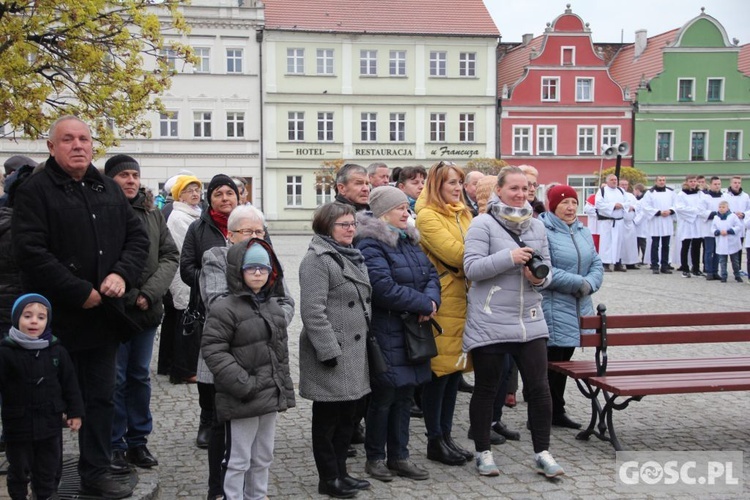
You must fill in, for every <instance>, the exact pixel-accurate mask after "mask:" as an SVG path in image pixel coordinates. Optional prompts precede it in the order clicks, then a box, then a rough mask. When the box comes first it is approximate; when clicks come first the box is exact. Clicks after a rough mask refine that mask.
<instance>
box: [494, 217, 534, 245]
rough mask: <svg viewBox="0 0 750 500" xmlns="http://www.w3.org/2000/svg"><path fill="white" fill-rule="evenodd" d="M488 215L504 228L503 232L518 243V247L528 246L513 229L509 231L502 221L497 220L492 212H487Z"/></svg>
mask: <svg viewBox="0 0 750 500" xmlns="http://www.w3.org/2000/svg"><path fill="white" fill-rule="evenodd" d="M488 214H489V213H488ZM489 216H490V217H492V218H493V219H495V222H497V223H498V225H499V226H500V227H501V228H503V229H505V232H506V233H508V234H509V235H510V237H511V238H513V241H515V242H516V243H518V246H519V247H521V248H524V247H527V246H528V245H527V244H526V243H524V242H523V240H522V239H521V238H520V237H519V236H518V235H517V234H516V233H514V232H513V231H511V230H510V229H508V228H507V227H505V226H504V225H503V223H502V222H500V221H499V220H497V217H495V216H494V215H493V214H489Z"/></svg>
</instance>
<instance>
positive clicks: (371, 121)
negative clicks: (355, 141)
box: [360, 113, 378, 142]
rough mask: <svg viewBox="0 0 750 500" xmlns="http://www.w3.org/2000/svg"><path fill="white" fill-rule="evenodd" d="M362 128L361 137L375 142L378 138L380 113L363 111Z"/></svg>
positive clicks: (365, 140)
mask: <svg viewBox="0 0 750 500" xmlns="http://www.w3.org/2000/svg"><path fill="white" fill-rule="evenodd" d="M360 128H361V131H362V134H361V139H362V140H363V141H364V142H375V141H377V140H378V114H377V113H362V115H361V121H360Z"/></svg>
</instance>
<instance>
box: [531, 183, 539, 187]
mask: <svg viewBox="0 0 750 500" xmlns="http://www.w3.org/2000/svg"><path fill="white" fill-rule="evenodd" d="M529 187H534V188H538V187H539V184H538V183H536V182H529Z"/></svg>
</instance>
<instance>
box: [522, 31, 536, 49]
mask: <svg viewBox="0 0 750 500" xmlns="http://www.w3.org/2000/svg"><path fill="white" fill-rule="evenodd" d="M533 39H534V34H533V33H524V35H523V36H522V37H521V45H524V46H526V45H528V44H529V42H530V41H531V40H533Z"/></svg>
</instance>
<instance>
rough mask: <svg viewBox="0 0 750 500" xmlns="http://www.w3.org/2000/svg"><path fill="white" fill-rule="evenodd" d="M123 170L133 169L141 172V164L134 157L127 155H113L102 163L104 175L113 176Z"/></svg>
mask: <svg viewBox="0 0 750 500" xmlns="http://www.w3.org/2000/svg"><path fill="white" fill-rule="evenodd" d="M123 170H135V171H137V172H138V173H140V172H141V166H140V165H139V164H138V162H137V161H135V158H133V157H132V156H128V155H115V156H113V157H112V158H110V159H109V160H107V163H105V164H104V175H106V176H107V177H114V176H116V175H117V174H119V173H120V172H122V171H123Z"/></svg>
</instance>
